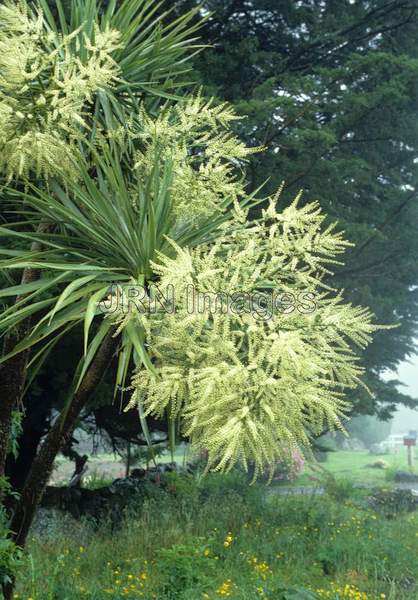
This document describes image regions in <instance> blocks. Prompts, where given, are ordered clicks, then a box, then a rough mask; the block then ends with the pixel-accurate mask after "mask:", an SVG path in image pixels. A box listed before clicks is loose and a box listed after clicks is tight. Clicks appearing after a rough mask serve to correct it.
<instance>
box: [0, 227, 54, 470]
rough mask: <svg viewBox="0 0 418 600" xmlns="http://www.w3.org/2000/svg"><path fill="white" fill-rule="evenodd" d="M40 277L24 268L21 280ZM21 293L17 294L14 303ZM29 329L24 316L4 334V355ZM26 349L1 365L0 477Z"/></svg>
mask: <svg viewBox="0 0 418 600" xmlns="http://www.w3.org/2000/svg"><path fill="white" fill-rule="evenodd" d="M49 228H50V225H47V224H45V223H41V224H40V225H39V226H38V229H37V232H36V233H46V232H47V231H49ZM31 250H32V251H33V252H39V251H40V250H41V244H40V243H39V242H33V244H32V246H31ZM39 277H40V271H39V269H30V268H27V269H24V271H23V275H22V279H21V283H22V284H24V283H31V282H32V281H36V280H37V279H39ZM23 298H24V296H17V298H16V303H17V302H19V301H20V300H22V299H23ZM30 328H31V319H30V318H28V319H25V320H24V321H22V323H20V325H19V326H18V327H16V331H15V333H14V334H10V335H8V336H6V338H5V341H4V347H3V356H5V355H6V354H9V353H10V352H12V350H13V349H14V348H15V346H16V345H17V344H18V343H19V342H20V341H22V340H23V339H24V338H25V337H26V336H27V334H28V333H29V331H30ZM28 356H29V352H27V351H26V352H20V353H19V354H16V355H15V356H13V357H12V358H10V359H9V360H8V361H6V362H4V363H2V364H1V365H0V477H2V476H3V475H4V472H5V465H6V458H7V454H8V452H9V443H10V432H11V428H12V415H13V411H14V410H16V408H17V407H18V406H19V402H20V401H21V398H22V394H23V388H24V385H25V380H26V367H27V363H28Z"/></svg>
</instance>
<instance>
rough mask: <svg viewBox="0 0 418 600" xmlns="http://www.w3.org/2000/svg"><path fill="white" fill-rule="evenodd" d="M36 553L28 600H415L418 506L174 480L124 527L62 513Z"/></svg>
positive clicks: (216, 480) (226, 481) (230, 481)
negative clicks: (405, 510)
mask: <svg viewBox="0 0 418 600" xmlns="http://www.w3.org/2000/svg"><path fill="white" fill-rule="evenodd" d="M29 552H30V554H29V557H28V559H27V560H26V569H25V571H23V572H22V573H21V577H20V585H19V587H18V589H17V594H18V597H19V598H22V599H23V600H27V599H28V598H32V599H33V600H55V599H56V600H76V599H77V600H78V599H79V598H91V599H94V600H104V599H119V598H127V599H128V600H129V599H133V598H145V599H150V600H151V599H157V600H174V599H176V600H197V599H199V600H202V599H205V598H206V599H211V600H214V599H216V598H222V597H229V598H231V600H256V599H257V600H260V599H261V600H303V599H306V600H307V599H308V598H330V599H331V600H340V599H342V598H357V599H359V600H378V599H379V600H380V599H383V598H386V599H388V600H413V599H415V598H416V599H418V561H417V558H416V557H417V556H418V516H417V514H416V513H412V514H400V515H398V516H397V517H396V518H394V519H390V520H388V519H386V518H385V517H384V516H383V515H380V514H378V513H374V512H373V511H372V510H371V509H370V508H369V507H368V503H367V499H366V497H365V496H362V495H359V493H357V495H356V496H355V497H353V496H352V494H351V492H350V497H349V498H347V499H343V498H342V497H341V496H340V495H339V496H338V500H335V499H334V498H332V497H331V496H329V495H327V494H325V495H324V496H318V495H315V496H314V495H311V496H286V497H282V496H279V495H276V494H275V493H274V490H270V493H266V488H264V487H262V486H257V485H256V486H251V487H249V486H248V483H247V481H246V480H245V479H243V478H242V477H241V476H240V475H239V474H231V475H229V476H222V475H210V476H208V477H207V478H205V479H203V480H201V481H200V482H196V481H195V480H193V479H191V478H184V477H179V476H170V477H169V478H168V485H167V487H166V488H165V489H159V488H157V487H154V488H152V489H150V491H149V493H148V494H147V496H146V497H145V499H144V500H143V502H142V503H141V506H140V508H139V507H135V506H133V507H132V508H131V510H130V513H129V514H126V515H125V518H124V520H123V522H122V523H121V524H120V527H118V528H117V529H115V527H114V526H113V528H112V526H111V524H110V523H102V524H101V526H100V527H99V530H97V528H95V527H92V526H91V524H90V523H89V522H86V521H84V522H77V521H72V520H71V519H69V518H61V517H60V518H59V521H58V525H57V526H55V527H53V528H51V527H48V528H47V529H45V528H44V530H43V533H42V534H39V533H36V532H35V533H34V534H33V537H32V539H31V542H30V546H29ZM303 590H305V591H303Z"/></svg>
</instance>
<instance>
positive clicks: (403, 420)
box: [390, 356, 418, 433]
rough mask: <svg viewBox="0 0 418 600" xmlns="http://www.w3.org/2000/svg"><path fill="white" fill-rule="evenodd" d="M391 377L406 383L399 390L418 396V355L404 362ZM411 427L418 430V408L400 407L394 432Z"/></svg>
mask: <svg viewBox="0 0 418 600" xmlns="http://www.w3.org/2000/svg"><path fill="white" fill-rule="evenodd" d="M390 376H391V377H395V378H396V379H399V381H401V382H402V383H403V384H404V385H402V386H401V387H400V388H399V390H400V391H401V392H405V393H407V394H410V395H411V396H413V397H415V398H418V356H415V357H413V358H412V359H410V362H409V363H407V362H404V363H402V365H401V366H400V367H399V370H398V372H397V374H394V373H391V374H390ZM409 429H417V430H418V410H410V409H408V408H400V409H399V410H398V411H397V413H396V415H395V418H394V421H393V425H392V433H404V432H406V431H408V430H409Z"/></svg>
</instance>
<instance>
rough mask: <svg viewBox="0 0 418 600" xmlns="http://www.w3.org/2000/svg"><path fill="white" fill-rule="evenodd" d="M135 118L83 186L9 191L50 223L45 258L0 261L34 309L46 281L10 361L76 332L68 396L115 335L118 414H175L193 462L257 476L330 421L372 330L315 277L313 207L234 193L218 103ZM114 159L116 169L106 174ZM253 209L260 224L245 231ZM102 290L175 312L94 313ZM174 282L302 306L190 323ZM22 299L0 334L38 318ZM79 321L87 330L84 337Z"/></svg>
mask: <svg viewBox="0 0 418 600" xmlns="http://www.w3.org/2000/svg"><path fill="white" fill-rule="evenodd" d="M139 114H140V116H141V118H140V119H138V120H137V121H135V122H137V123H138V125H136V126H135V124H133V125H132V126H131V128H130V129H129V130H128V129H125V130H124V131H123V135H121V132H118V136H115V139H116V137H117V138H118V139H117V145H115V146H114V147H113V149H111V148H110V146H109V145H108V144H107V143H105V142H103V143H102V145H101V146H100V148H99V149H97V152H95V154H94V157H95V165H96V169H97V176H95V177H94V178H93V177H91V175H90V174H89V171H88V169H87V167H86V166H85V167H84V168H83V166H82V165H81V167H80V178H79V180H78V182H77V183H76V184H73V183H72V182H71V181H68V182H67V183H66V189H65V188H64V187H60V186H59V185H58V184H54V186H53V190H54V191H55V195H54V200H51V196H50V195H49V193H48V192H46V191H42V190H40V189H36V188H34V187H33V188H32V189H31V190H30V192H28V193H26V194H23V196H24V199H25V204H26V205H27V206H28V207H29V208H28V215H29V214H30V215H31V217H32V218H33V215H34V214H37V215H38V218H39V219H40V220H42V221H43V222H47V223H50V224H51V225H54V226H55V227H56V226H58V224H61V232H57V233H55V234H53V235H46V236H42V243H43V246H44V248H45V250H44V251H43V252H40V253H37V255H36V256H35V257H34V258H33V259H32V258H31V256H30V254H25V255H22V256H17V257H13V258H10V259H8V260H5V261H3V268H6V269H14V268H16V267H17V266H20V265H21V264H22V260H23V256H24V260H25V261H29V262H30V263H31V266H33V267H36V268H38V269H41V270H42V272H43V273H44V277H42V278H41V279H40V280H39V282H38V284H37V285H38V289H37V290H36V299H37V300H38V299H39V298H40V297H42V291H43V290H44V289H45V288H46V287H48V288H50V287H51V286H53V285H57V284H58V283H60V286H58V287H57V293H56V295H52V296H50V297H49V298H45V299H43V300H40V302H41V306H42V311H43V313H44V314H43V316H42V317H41V318H40V319H39V320H38V322H37V325H36V327H34V328H33V330H32V332H31V334H30V335H29V336H28V337H27V338H26V340H25V341H24V343H22V344H21V345H20V346H19V347H18V350H24V349H26V348H28V347H30V346H33V345H35V344H40V345H41V347H42V345H45V344H48V343H49V341H50V339H51V336H53V335H57V334H58V333H59V332H61V331H63V330H65V328H66V327H69V326H74V325H75V324H76V323H83V324H84V330H85V358H84V361H83V363H82V365H81V366H80V372H79V373H78V375H77V380H76V381H75V390H77V389H78V386H79V385H80V382H81V381H82V377H83V375H84V373H85V372H86V370H87V368H88V366H89V364H90V363H91V360H92V359H93V357H94V354H95V351H96V350H97V348H99V347H100V344H101V341H102V339H103V338H104V337H105V336H106V335H107V334H108V332H109V331H111V330H112V329H115V335H120V337H121V345H120V352H119V366H118V369H117V376H116V379H117V381H116V385H117V386H122V387H124V386H126V381H127V377H129V370H130V365H131V358H132V359H133V360H134V361H135V363H136V365H137V366H136V369H135V374H134V377H133V379H132V387H133V395H132V400H131V404H130V406H132V405H134V404H135V405H138V407H139V409H140V413H141V415H142V416H143V417H144V416H146V414H155V415H158V416H161V415H164V414H166V415H167V416H168V418H169V419H170V420H174V419H180V421H181V423H182V426H183V431H184V434H185V435H187V436H188V437H190V439H191V441H192V443H194V444H195V445H196V446H198V447H202V448H207V449H208V451H209V467H211V468H216V469H227V468H231V467H232V466H233V465H234V464H236V463H237V462H242V463H243V464H244V466H247V464H248V463H249V462H251V463H255V465H256V473H257V472H259V471H260V470H262V469H264V468H265V467H267V466H270V465H272V464H274V462H276V461H277V460H278V459H280V458H281V457H282V455H283V452H284V448H286V447H289V448H292V447H295V446H298V445H301V446H307V445H308V444H309V438H310V437H311V436H312V435H317V434H319V433H320V432H321V431H322V430H323V428H324V427H328V428H329V427H335V426H337V427H339V426H341V424H340V417H341V416H342V414H343V413H344V412H345V411H346V410H347V408H348V407H347V405H346V404H345V402H344V391H345V389H347V388H352V387H354V386H356V385H358V384H359V383H360V376H361V373H362V368H361V367H360V366H359V365H358V364H357V357H356V355H355V353H354V350H353V344H356V345H358V346H360V347H364V346H365V345H366V344H367V343H368V342H369V341H370V334H371V333H372V332H373V331H374V330H375V329H376V326H375V325H373V324H372V323H371V315H370V313H369V312H368V311H367V309H363V308H358V307H353V306H351V305H349V304H344V302H343V298H342V296H341V294H340V293H337V292H336V291H335V290H333V289H332V288H330V287H329V286H328V285H327V284H326V283H325V281H324V279H325V277H327V279H328V278H329V277H330V276H331V275H332V273H331V270H330V268H331V267H332V265H335V264H339V261H338V260H337V258H338V257H339V255H340V254H341V253H342V252H343V251H344V249H345V247H346V246H347V245H349V244H348V242H346V241H344V239H343V237H342V235H341V234H340V233H337V232H336V231H335V225H328V226H326V227H324V220H325V217H324V216H323V215H322V214H321V212H320V209H319V207H318V205H317V204H315V203H314V204H307V205H305V206H303V205H301V200H300V198H299V197H298V198H296V199H295V201H294V202H293V203H292V204H291V205H290V206H289V207H287V208H285V209H284V210H282V211H278V210H277V208H276V205H277V202H278V195H276V196H274V197H272V198H269V199H266V200H264V201H260V200H255V198H254V196H250V197H249V196H247V195H246V193H245V185H244V182H243V180H242V178H240V177H237V175H236V171H235V170H234V165H235V164H242V162H243V160H244V159H245V156H246V155H247V154H249V153H250V152H254V151H255V149H248V150H246V149H245V147H244V146H243V145H242V144H241V143H240V142H239V141H238V140H237V139H236V138H235V137H234V136H233V135H232V134H231V132H230V130H229V122H230V121H232V120H233V119H234V118H235V115H234V114H233V113H232V111H231V109H230V107H228V106H226V105H222V106H214V105H213V102H212V101H205V100H203V99H202V98H201V97H200V96H199V95H198V96H197V97H194V98H191V99H189V100H186V101H183V102H181V103H178V104H177V105H176V106H175V107H174V108H168V109H166V110H165V111H163V112H162V113H161V115H160V116H159V117H157V118H156V119H152V118H150V117H149V116H147V115H146V114H145V113H144V111H143V110H141V111H140V113H139ZM126 139H128V141H129V145H128V144H127V143H126ZM137 147H139V148H140V149H139V150H137V149H136V148H137ZM192 150H194V151H192ZM123 163H124V164H127V165H129V164H131V165H132V166H131V168H129V169H122V167H121V164H123ZM10 193H11V194H12V192H10ZM263 202H264V206H265V208H262V206H263ZM255 204H261V212H259V214H260V216H258V217H256V218H253V219H251V220H250V219H249V218H248V213H249V211H250V209H252V208H253V207H254V205H255ZM8 234H9V235H11V236H13V235H14V230H13V228H9V229H8ZM115 282H116V283H119V284H120V286H121V290H122V293H123V287H124V286H129V285H135V284H137V285H142V286H144V289H146V290H147V292H148V294H149V295H150V296H152V294H153V293H155V286H156V285H157V284H158V286H159V287H160V288H162V289H164V287H167V286H172V287H173V288H174V289H175V290H176V295H177V304H176V310H175V311H164V310H162V311H159V312H158V311H157V312H156V313H152V314H151V313H149V311H147V310H144V311H141V310H139V311H138V310H131V311H129V312H128V314H126V313H125V311H123V312H119V311H118V310H116V311H114V312H110V313H109V314H108V315H105V316H103V315H102V312H101V311H100V308H99V306H98V304H99V303H100V302H101V301H102V300H103V299H104V298H106V297H107V295H108V293H109V287H110V286H111V285H114V284H115ZM190 285H192V286H193V287H194V289H195V290H196V291H199V292H201V293H204V294H206V295H207V294H209V295H210V294H213V295H216V294H218V293H219V292H223V293H227V294H228V295H229V296H230V297H232V296H233V295H234V294H237V293H240V294H242V293H243V292H248V293H250V292H255V291H257V292H258V296H257V298H258V300H257V302H258V305H259V306H260V308H261V307H263V306H264V305H265V301H267V299H268V296H269V293H270V292H271V291H272V290H273V291H275V290H277V291H280V292H281V293H282V294H283V292H284V293H286V294H287V295H288V296H290V295H298V296H300V295H303V293H305V294H306V295H307V297H308V296H309V295H310V296H309V297H311V298H314V299H315V302H314V310H307V311H301V310H300V307H298V308H297V309H296V310H294V311H289V310H284V311H273V312H272V314H271V315H270V316H269V318H268V319H260V318H259V315H260V311H254V310H252V311H249V310H246V306H245V302H244V306H243V307H242V308H243V310H241V311H231V310H226V311H219V312H216V311H212V310H211V308H210V306H204V307H203V310H198V311H194V312H192V313H191V314H190V312H189V311H188V310H187V306H186V304H187V303H186V299H185V292H186V287H187V286H190ZM34 299H35V297H34V296H33V297H32V299H31V301H29V300H25V301H24V302H23V304H22V306H21V307H20V308H18V309H16V307H14V308H13V309H10V310H8V311H6V313H5V315H4V316H3V319H2V322H1V323H2V326H3V327H8V328H10V327H12V326H15V325H16V323H18V322H19V319H20V318H21V317H22V314H26V312H27V311H29V313H32V312H38V310H39V307H37V306H36V305H35V306H34V305H33V300H34ZM38 301H39V300H38ZM253 308H254V307H253ZM95 318H96V319H97V320H98V323H99V328H98V330H97V333H96V334H95V336H94V337H93V339H92V340H89V334H90V330H91V324H92V322H93V320H94V319H95ZM279 440H280V442H281V443H278V441H279ZM283 442H285V443H283Z"/></svg>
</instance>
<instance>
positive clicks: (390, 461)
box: [291, 448, 409, 486]
mask: <svg viewBox="0 0 418 600" xmlns="http://www.w3.org/2000/svg"><path fill="white" fill-rule="evenodd" d="M378 460H383V461H384V462H385V463H387V465H388V467H389V472H393V470H394V469H399V470H403V471H408V470H409V468H408V462H407V456H406V450H404V449H403V448H401V450H400V453H399V454H397V455H396V454H387V455H383V456H371V455H370V454H369V453H368V451H367V450H357V451H348V450H346V451H345V450H339V451H337V452H329V453H328V460H327V461H326V462H324V463H322V466H323V467H324V468H325V469H326V470H327V471H329V472H330V473H331V474H333V475H336V476H338V477H343V478H349V479H350V480H351V481H352V482H353V483H356V484H364V485H371V486H373V485H382V484H386V483H387V480H388V474H387V471H386V470H385V469H376V468H371V467H368V466H367V465H370V464H373V463H374V462H376V461H378ZM318 483H319V482H318V473H317V471H316V469H315V467H314V468H313V469H312V468H311V467H310V466H309V463H308V464H307V465H306V467H305V469H304V472H303V473H302V474H301V475H300V476H299V477H298V478H297V479H296V480H295V481H294V482H292V484H291V485H293V486H311V485H317V484H318Z"/></svg>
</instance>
